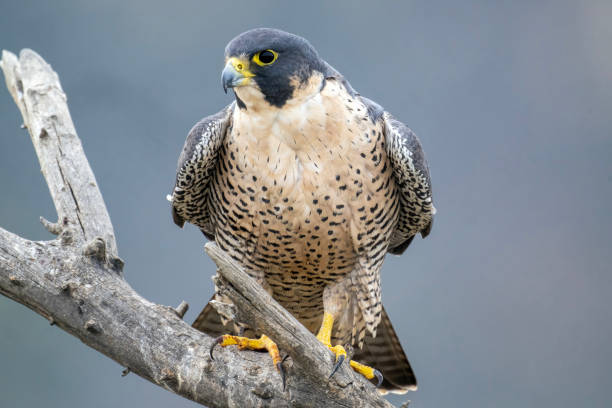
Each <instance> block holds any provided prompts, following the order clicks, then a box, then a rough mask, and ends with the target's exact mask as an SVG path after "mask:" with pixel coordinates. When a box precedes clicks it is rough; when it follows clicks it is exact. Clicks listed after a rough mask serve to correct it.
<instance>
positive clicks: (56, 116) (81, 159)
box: [0, 50, 391, 407]
mask: <svg viewBox="0 0 612 408" xmlns="http://www.w3.org/2000/svg"><path fill="white" fill-rule="evenodd" d="M0 67H1V68H2V70H3V71H4V75H5V78H6V83H7V86H8V88H9V91H10V92H11V95H13V98H14V99H15V102H16V104H17V106H18V107H19V109H20V111H21V113H22V116H23V119H24V124H25V126H26V127H27V128H28V130H29V132H30V135H31V138H32V143H33V144H34V147H35V150H36V154H37V155H38V158H39V160H40V164H41V169H42V172H43V175H44V176H45V179H46V181H47V184H48V185H49V190H50V192H51V196H52V198H53V202H54V204H55V207H56V209H57V213H58V220H59V221H58V222H57V223H52V222H49V221H47V220H44V219H41V222H42V223H43V225H44V226H45V228H47V229H48V230H49V231H51V232H52V233H54V234H57V235H58V238H57V239H55V240H52V241H46V242H36V241H29V240H26V239H23V238H21V237H19V236H17V235H15V234H12V233H10V232H8V231H6V230H3V229H1V228H0V294H3V295H5V296H8V297H9V298H11V299H13V300H15V301H17V302H19V303H21V304H23V305H25V306H27V307H29V308H30V309H32V310H34V311H35V312H37V313H38V314H40V315H42V316H44V317H45V318H47V319H48V320H49V321H50V322H51V323H53V324H55V325H57V326H58V327H60V328H62V329H63V330H65V331H66V332H68V333H70V334H71V335H73V336H76V337H77V338H79V339H80V340H81V341H83V342H84V343H85V344H86V345H88V346H90V347H93V348H94V349H96V350H98V351H100V352H101V353H103V354H105V355H107V356H108V357H110V358H112V359H113V360H115V361H117V362H118V363H119V364H121V365H122V366H124V367H128V369H129V370H130V371H131V372H133V373H135V374H137V375H139V376H141V377H143V378H146V379H148V380H150V381H151V382H153V383H155V384H157V385H160V386H162V387H164V388H166V389H168V390H170V391H172V392H175V393H177V394H179V395H181V396H183V397H186V398H189V399H191V400H193V401H196V402H199V403H201V404H204V405H208V406H210V407H247V406H313V407H318V406H325V407H352V406H355V407H368V406H372V407H389V406H391V405H390V404H388V402H386V401H385V400H384V399H383V398H382V397H381V396H380V395H378V393H377V392H376V390H375V389H374V387H373V386H372V385H371V384H370V383H368V382H367V381H366V380H365V379H363V378H362V377H360V376H358V375H355V374H354V373H353V372H352V371H351V370H350V369H349V368H347V367H343V368H342V369H341V370H340V371H339V372H338V373H337V374H336V375H334V377H333V378H332V379H331V380H328V378H327V377H328V374H329V372H330V370H331V368H332V365H333V361H332V360H333V357H332V355H331V353H330V352H329V351H328V350H327V349H326V348H325V347H324V346H323V345H321V344H320V343H319V342H318V341H317V340H316V339H315V338H314V336H313V335H312V334H311V333H309V332H308V331H307V330H306V329H305V328H304V327H303V326H302V325H301V324H300V323H299V322H297V320H295V319H294V318H293V317H292V316H291V315H290V314H289V313H288V312H287V311H286V310H284V309H283V308H282V307H281V306H280V305H279V304H278V303H277V302H276V301H274V300H273V299H272V298H271V297H270V296H269V295H268V294H267V293H266V292H265V291H264V290H263V289H262V288H261V287H259V286H258V285H257V284H256V283H255V282H254V281H253V280H252V279H251V278H249V277H248V276H247V275H246V274H245V273H244V272H243V271H242V270H241V269H240V268H239V267H238V265H236V264H235V263H234V262H232V261H231V259H230V258H229V257H227V255H226V254H224V253H223V252H222V251H221V250H220V249H219V248H217V247H216V246H215V245H214V244H208V245H207V251H208V253H209V254H210V255H211V256H212V257H213V259H214V260H215V262H216V263H217V265H218V266H219V277H218V278H217V285H218V286H219V288H220V289H221V290H222V291H223V292H224V294H225V295H227V296H229V298H230V299H232V301H233V302H234V304H235V305H236V308H235V313H236V317H237V318H238V319H239V320H241V321H243V322H246V323H248V324H249V325H250V326H251V327H254V328H256V329H258V330H259V331H262V332H265V333H267V334H268V335H269V336H270V337H271V338H272V339H274V340H275V341H276V342H277V343H278V345H279V346H280V348H281V350H282V351H285V352H287V353H288V354H289V356H290V357H291V359H289V360H287V361H286V362H285V368H286V371H287V386H286V389H284V390H283V387H282V381H281V379H280V377H279V374H278V373H277V372H276V370H275V368H274V367H273V365H272V364H271V362H270V360H269V356H268V355H267V354H265V353H257V352H251V351H237V350H236V349H234V348H225V349H221V348H218V349H217V350H216V351H215V360H214V361H212V360H211V359H210V357H209V349H210V347H211V346H212V344H213V342H214V339H212V338H211V337H209V336H207V335H205V334H203V333H200V332H198V331H196V330H194V329H192V328H191V327H190V326H189V325H187V324H186V323H185V322H183V320H182V319H181V316H182V314H184V313H185V310H186V305H184V304H181V305H180V306H179V308H177V309H173V308H171V307H168V306H162V305H156V304H153V303H151V302H149V301H147V300H146V299H144V298H142V297H141V296H139V295H138V294H137V293H136V292H135V291H134V290H133V289H132V288H131V287H130V286H129V285H128V284H127V283H126V281H125V280H124V279H123V276H122V268H123V262H122V261H121V260H120V259H119V258H118V252H117V245H116V241H115V236H114V232H113V227H112V224H111V221H110V217H109V215H108V213H107V211H106V207H105V205H104V202H103V199H102V195H101V193H100V191H99V189H98V187H97V183H96V180H95V177H94V174H93V172H92V171H91V168H90V166H89V163H88V161H87V158H86V157H85V154H84V152H83V149H82V147H81V143H80V140H79V138H78V136H77V134H76V131H75V129H74V125H73V124H72V120H71V118H70V113H69V111H68V106H67V104H66V96H65V94H64V92H63V91H62V88H61V85H60V83H59V79H58V77H57V74H56V73H55V72H54V71H53V70H52V69H51V67H50V66H49V65H48V64H47V63H46V62H45V61H44V60H43V59H42V58H41V57H40V56H39V55H38V54H36V53H35V52H33V51H31V50H23V51H22V52H21V53H20V56H19V58H17V57H16V56H15V55H14V54H11V53H9V52H6V51H4V52H3V54H2V61H0ZM118 374H119V373H118Z"/></svg>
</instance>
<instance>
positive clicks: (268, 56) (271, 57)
mask: <svg viewBox="0 0 612 408" xmlns="http://www.w3.org/2000/svg"><path fill="white" fill-rule="evenodd" d="M277 58H278V52H276V51H274V50H263V51H259V52H258V53H257V54H255V55H253V62H254V63H256V64H257V65H259V66H260V67H263V66H264V65H270V64H273V63H274V61H276V59H277Z"/></svg>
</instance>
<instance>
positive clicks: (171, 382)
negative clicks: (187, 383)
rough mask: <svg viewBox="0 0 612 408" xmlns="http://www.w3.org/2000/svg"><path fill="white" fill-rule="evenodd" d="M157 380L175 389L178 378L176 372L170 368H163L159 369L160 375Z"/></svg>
mask: <svg viewBox="0 0 612 408" xmlns="http://www.w3.org/2000/svg"><path fill="white" fill-rule="evenodd" d="M159 382H160V383H161V384H163V385H165V386H166V387H168V388H170V389H171V390H176V389H177V388H178V383H179V381H178V378H177V376H176V373H175V372H174V371H173V370H172V369H170V368H167V367H166V368H164V369H162V370H161V377H160V378H159Z"/></svg>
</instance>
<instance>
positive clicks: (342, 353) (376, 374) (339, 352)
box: [317, 312, 383, 387]
mask: <svg viewBox="0 0 612 408" xmlns="http://www.w3.org/2000/svg"><path fill="white" fill-rule="evenodd" d="M333 324H334V318H333V316H332V315H331V314H329V313H327V312H326V313H324V314H323V323H322V324H321V329H320V330H319V333H318V334H317V340H319V341H320V342H321V343H323V344H325V345H326V346H327V347H328V348H329V349H330V350H331V351H332V353H334V355H335V356H336V363H335V364H334V368H333V369H332V372H331V374H330V375H329V378H332V376H333V375H334V374H336V371H338V369H339V368H340V366H341V365H342V363H343V362H344V360H345V359H346V350H344V347H342V346H340V345H336V346H333V347H332V345H331V330H332V326H333ZM350 365H351V368H352V369H353V370H355V371H357V372H358V373H359V374H361V375H363V376H364V377H365V378H367V379H368V380H373V379H374V378H376V380H377V384H376V387H380V384H382V382H383V376H382V374H381V373H380V371H378V370H376V369H374V368H372V367H370V366H367V365H365V364H361V363H358V362H357V361H354V360H350Z"/></svg>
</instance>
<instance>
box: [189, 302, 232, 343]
mask: <svg viewBox="0 0 612 408" xmlns="http://www.w3.org/2000/svg"><path fill="white" fill-rule="evenodd" d="M212 299H214V296H213V298H212ZM212 299H211V300H212ZM191 326H192V327H193V328H194V329H197V330H199V331H202V332H204V333H206V334H208V335H209V336H221V335H222V334H228V333H232V332H233V327H232V326H233V325H232V324H229V323H228V324H227V325H223V322H221V317H220V316H219V314H218V313H217V311H216V310H215V308H214V307H212V306H211V304H210V303H207V304H206V306H205V307H204V309H203V310H202V311H201V312H200V314H199V315H198V317H197V318H196V319H195V321H194V322H193V324H192V325H191Z"/></svg>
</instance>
